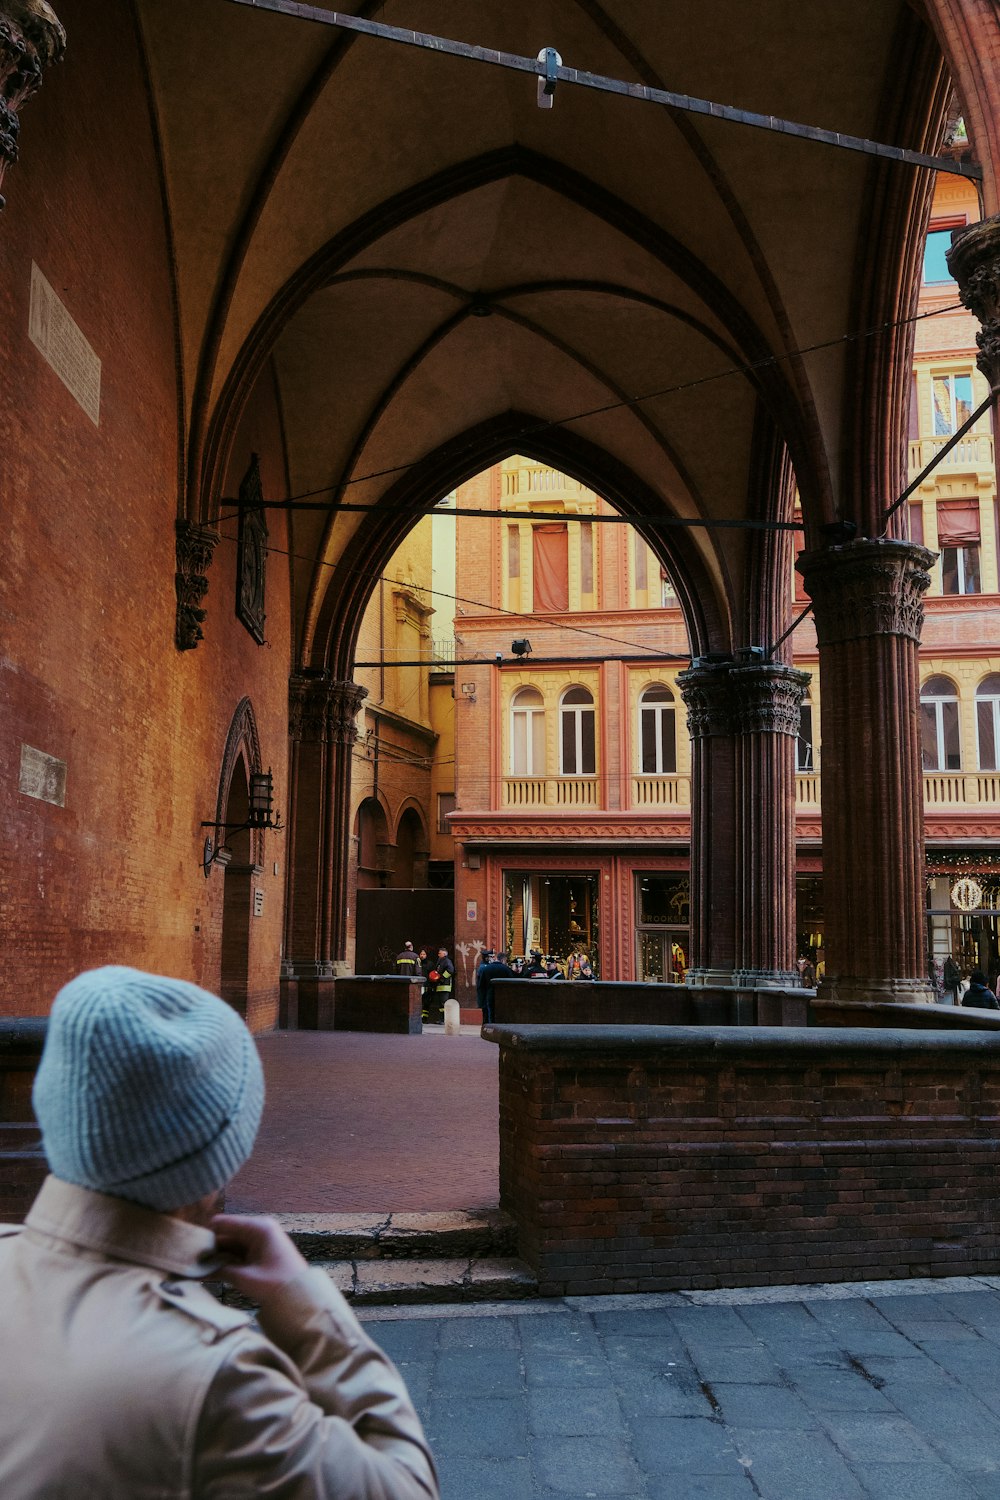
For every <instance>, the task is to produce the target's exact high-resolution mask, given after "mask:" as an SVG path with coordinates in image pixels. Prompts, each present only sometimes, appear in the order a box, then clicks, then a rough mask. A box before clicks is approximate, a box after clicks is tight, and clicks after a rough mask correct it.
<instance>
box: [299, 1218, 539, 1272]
mask: <svg viewBox="0 0 1000 1500" xmlns="http://www.w3.org/2000/svg"><path fill="white" fill-rule="evenodd" d="M274 1217H275V1218H276V1219H277V1220H278V1222H279V1224H281V1225H282V1226H283V1227H284V1228H285V1229H286V1230H287V1231H288V1233H289V1234H290V1235H291V1237H292V1239H293V1240H294V1241H295V1243H296V1245H297V1246H298V1247H299V1249H300V1250H301V1252H302V1254H303V1255H304V1256H305V1258H306V1260H309V1261H322V1262H326V1263H333V1262H343V1261H374V1260H420V1261H422V1262H423V1261H433V1260H441V1259H444V1260H449V1261H451V1260H456V1259H464V1260H465V1261H466V1262H469V1261H471V1260H474V1259H475V1260H484V1259H490V1258H499V1259H501V1260H503V1259H508V1258H511V1257H513V1256H514V1255H516V1252H517V1239H516V1233H515V1227H514V1224H513V1221H512V1220H511V1219H509V1218H508V1216H507V1215H506V1214H504V1213H501V1212H500V1210H499V1209H498V1208H487V1209H481V1210H462V1211H456V1212H452V1213H386V1214H301V1213H300V1214H275V1215H274Z"/></svg>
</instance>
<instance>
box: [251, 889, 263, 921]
mask: <svg viewBox="0 0 1000 1500" xmlns="http://www.w3.org/2000/svg"><path fill="white" fill-rule="evenodd" d="M253 914H254V916H255V917H262V916H263V915H264V892H263V891H262V890H261V889H260V888H259V887H258V886H254V892H253Z"/></svg>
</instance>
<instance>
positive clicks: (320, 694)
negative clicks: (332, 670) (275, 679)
mask: <svg viewBox="0 0 1000 1500" xmlns="http://www.w3.org/2000/svg"><path fill="white" fill-rule="evenodd" d="M367 697H368V689H367V688H363V687H359V686H358V684H357V683H356V682H333V681H331V679H330V678H329V677H327V676H325V675H323V676H315V677H314V676H310V675H308V674H306V673H302V674H298V673H297V674H296V675H295V676H293V677H290V678H289V681H288V732H289V734H290V735H291V737H292V739H293V740H309V741H312V742H315V743H319V744H324V745H325V744H342V745H344V744H348V745H353V743H354V741H355V739H356V738H357V728H356V726H355V722H354V721H355V718H356V716H357V712H358V709H359V708H360V707H361V704H362V703H363V701H364V700H365V698H367Z"/></svg>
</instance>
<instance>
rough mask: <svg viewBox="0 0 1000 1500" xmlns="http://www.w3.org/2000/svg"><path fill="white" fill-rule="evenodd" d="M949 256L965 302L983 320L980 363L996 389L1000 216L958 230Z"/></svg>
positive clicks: (999, 383)
mask: <svg viewBox="0 0 1000 1500" xmlns="http://www.w3.org/2000/svg"><path fill="white" fill-rule="evenodd" d="M947 260H948V269H949V270H950V271H951V274H952V275H953V276H954V278H955V280H956V281H957V282H958V294H959V296H960V297H961V299H962V302H963V304H964V306H965V307H967V308H968V309H969V311H970V312H971V313H972V315H973V316H974V317H975V318H978V319H979V322H980V323H981V324H982V330H981V332H980V333H978V334H977V335H976V343H977V344H978V346H979V357H978V359H977V361H976V363H977V364H978V365H979V368H980V370H982V372H983V374H984V375H985V376H986V379H987V380H988V381H989V383H990V386H991V388H992V389H993V390H996V389H997V387H998V386H1000V216H994V217H993V218H991V219H983V220H982V221H981V222H980V223H978V224H970V225H968V227H967V228H965V229H960V230H956V231H955V232H954V233H953V235H952V244H951V249H950V250H949V251H948V252H947Z"/></svg>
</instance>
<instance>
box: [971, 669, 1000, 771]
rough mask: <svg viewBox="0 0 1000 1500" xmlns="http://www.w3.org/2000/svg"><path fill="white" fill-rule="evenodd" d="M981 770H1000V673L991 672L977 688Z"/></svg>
mask: <svg viewBox="0 0 1000 1500" xmlns="http://www.w3.org/2000/svg"><path fill="white" fill-rule="evenodd" d="M976 731H977V738H978V740H979V769H980V770H981V771H997V770H1000V758H998V757H1000V673H997V672H991V673H990V675H989V677H984V678H983V680H982V682H981V683H980V684H979V686H978V687H977V688H976Z"/></svg>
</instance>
